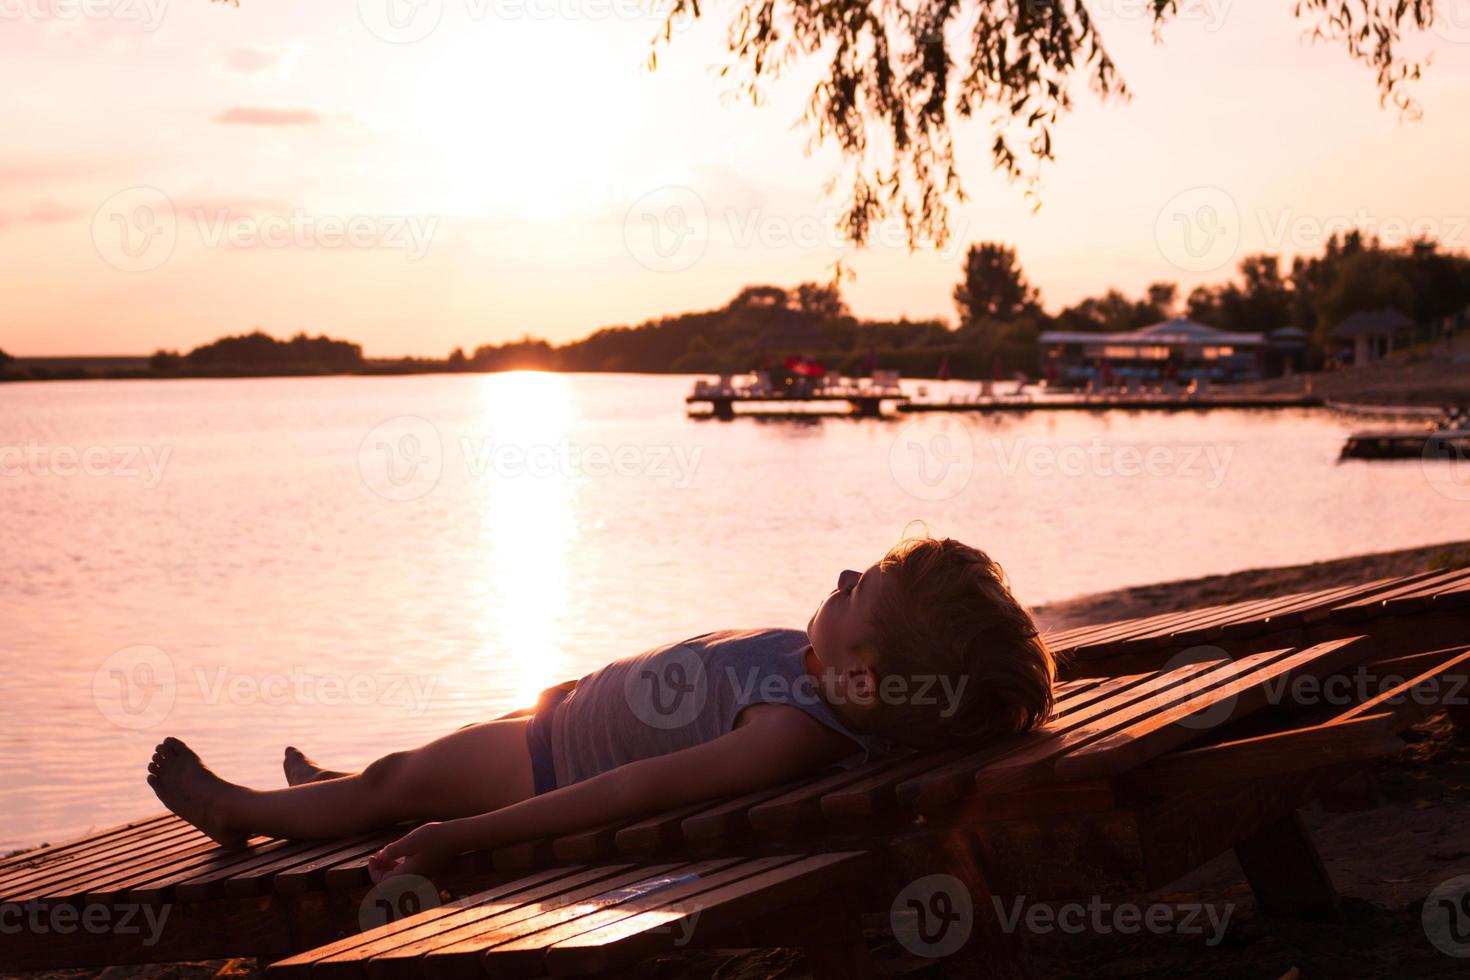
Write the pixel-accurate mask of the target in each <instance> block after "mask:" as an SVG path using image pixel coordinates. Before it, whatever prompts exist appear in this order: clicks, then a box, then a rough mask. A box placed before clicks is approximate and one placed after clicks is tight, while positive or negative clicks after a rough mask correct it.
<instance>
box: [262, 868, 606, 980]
mask: <svg viewBox="0 0 1470 980" xmlns="http://www.w3.org/2000/svg"><path fill="white" fill-rule="evenodd" d="M626 868H627V865H615V866H609V867H605V868H596V869H587V868H578V867H573V868H548V869H546V870H544V871H539V872H536V873H534V874H530V875H527V876H525V877H524V878H519V879H517V880H515V881H511V882H507V883H505V884H503V885H498V886H496V887H494V888H489V889H486V890H484V891H480V892H476V893H475V894H473V895H467V896H465V897H464V898H461V899H457V900H455V901H453V902H448V903H446V904H444V905H441V906H440V907H438V908H434V909H425V910H424V911H422V912H420V913H418V914H417V915H412V916H406V917H404V918H402V919H399V920H398V921H396V922H389V923H386V924H384V925H381V926H379V927H377V928H376V929H370V930H368V931H367V932H359V933H355V934H353V935H351V936H347V937H345V938H343V939H339V940H337V941H336V942H332V943H327V944H326V945H323V946H317V947H315V948H313V949H309V950H306V951H305V952H302V953H298V954H296V955H295V956H291V957H288V958H286V959H283V960H280V961H278V962H276V963H272V964H271V965H270V967H269V968H268V969H267V971H266V973H267V975H269V976H272V977H283V978H284V977H291V978H296V977H302V978H304V977H306V976H307V975H309V974H314V975H316V976H332V975H335V974H337V973H342V974H343V975H360V974H361V973H362V972H363V971H362V970H361V969H359V967H360V966H361V964H363V963H364V962H365V961H366V955H365V953H364V952H363V950H365V949H366V948H367V947H370V946H371V947H374V948H377V949H382V950H389V949H396V948H399V947H401V946H406V945H408V944H409V943H412V942H416V941H418V940H421V939H430V938H432V937H433V936H435V935H437V934H438V933H439V932H441V931H442V930H443V928H444V927H443V925H442V923H443V920H445V919H447V918H449V917H450V916H452V915H454V914H456V913H458V912H464V911H468V910H471V909H476V908H480V907H483V906H488V905H490V904H492V903H494V902H500V901H503V900H505V899H507V898H510V897H511V896H516V897H517V900H519V901H526V902H530V901H534V900H536V899H538V898H543V897H545V896H547V895H554V894H556V893H557V891H558V890H567V889H570V888H575V887H576V886H577V885H581V884H586V883H587V882H590V881H596V880H598V879H599V878H606V877H608V876H610V875H613V874H616V873H618V872H619V871H622V870H626Z"/></svg>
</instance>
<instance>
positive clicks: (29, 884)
mask: <svg viewBox="0 0 1470 980" xmlns="http://www.w3.org/2000/svg"><path fill="white" fill-rule="evenodd" d="M186 838H188V839H195V840H200V839H203V838H204V835H203V834H201V833H199V831H197V830H195V829H194V828H193V827H191V826H189V825H188V824H187V823H184V822H183V821H182V820H179V821H174V822H172V823H168V824H164V825H161V826H159V827H158V828H157V829H156V831H155V832H154V833H149V834H144V835H143V836H139V837H128V838H123V839H119V840H114V841H110V842H108V843H107V844H105V845H104V846H102V847H99V848H97V849H94V850H89V851H88V852H86V853H85V854H82V853H78V854H77V855H75V856H74V858H73V859H72V860H57V861H54V862H50V863H48V864H45V865H42V866H41V867H39V868H37V869H35V870H34V871H32V872H30V873H29V874H24V875H18V876H17V877H16V878H15V880H13V881H11V882H10V883H9V885H8V887H7V888H6V896H7V898H17V897H19V896H20V895H22V894H25V893H26V892H28V891H34V890H36V889H38V888H48V887H50V886H52V885H54V884H56V883H58V882H62V881H74V880H78V879H81V878H83V877H85V876H88V875H93V874H96V873H97V872H98V871H99V870H103V869H106V868H108V867H110V866H112V865H113V864H115V863H117V862H118V861H123V860H127V859H128V858H132V857H137V856H138V855H139V854H147V853H150V852H151V850H152V849H155V848H157V847H158V846H161V845H165V844H168V843H173V842H176V841H179V840H183V839H186Z"/></svg>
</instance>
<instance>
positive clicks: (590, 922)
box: [425, 855, 830, 976]
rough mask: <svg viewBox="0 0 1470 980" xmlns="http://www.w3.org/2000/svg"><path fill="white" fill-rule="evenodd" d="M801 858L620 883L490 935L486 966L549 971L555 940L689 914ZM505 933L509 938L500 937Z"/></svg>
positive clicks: (765, 881) (774, 878)
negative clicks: (546, 963)
mask: <svg viewBox="0 0 1470 980" xmlns="http://www.w3.org/2000/svg"><path fill="white" fill-rule="evenodd" d="M808 860H810V859H808ZM799 863H801V858H799V857H798V856H796V855H783V856H779V857H765V858H757V859H754V860H750V859H741V860H738V861H735V862H729V863H727V862H718V863H716V862H710V863H709V866H708V867H705V868H701V869H700V872H699V873H698V875H697V876H687V875H680V876H674V877H672V878H671V879H669V880H668V881H667V882H665V883H660V882H654V883H653V886H654V887H653V888H651V889H648V890H644V889H640V888H639V887H637V886H635V887H632V888H627V889H620V890H618V891H615V892H609V893H606V894H604V895H601V896H598V897H597V898H596V899H593V900H592V901H591V902H586V903H579V904H578V905H575V906H569V907H567V908H563V909H558V910H556V911H555V912H551V913H547V914H545V915H541V916H538V917H536V918H535V919H530V920H527V921H525V922H522V923H520V924H519V925H518V926H517V927H516V929H515V930H513V931H512V932H509V933H505V934H496V935H495V936H493V937H491V939H490V944H489V945H488V946H487V947H486V948H485V949H484V952H483V953H481V954H480V955H481V959H482V961H483V964H484V965H483V970H484V972H485V973H487V974H489V975H491V976H497V975H498V976H505V975H507V974H508V975H511V976H538V975H540V974H541V973H542V972H544V971H543V969H542V960H543V959H544V957H545V954H546V948H547V947H548V946H550V945H552V944H554V943H559V942H564V941H568V940H573V939H576V938H577V937H579V936H581V935H583V934H584V933H587V932H590V931H591V930H594V929H598V928H602V927H604V926H612V925H616V924H617V923H619V922H621V921H623V920H624V919H628V918H632V917H633V916H635V915H638V914H639V913H641V912H659V911H663V912H665V913H666V914H667V915H668V916H669V917H668V918H667V919H666V920H665V921H666V922H667V921H672V920H674V919H677V918H679V917H680V916H682V915H684V914H686V913H687V912H688V911H689V910H690V908H691V907H692V908H699V907H700V897H701V896H702V895H703V894H705V893H709V892H713V891H716V890H718V889H720V888H729V887H739V886H741V885H743V884H745V882H746V881H748V880H755V879H757V878H760V879H762V880H761V881H760V883H758V884H757V885H755V886H754V887H755V888H757V889H761V888H780V887H781V886H782V882H783V879H782V878H781V877H780V876H781V875H782V873H783V872H786V871H787V869H788V868H789V867H790V866H792V865H793V864H799ZM828 863H829V864H830V862H828ZM747 887H750V886H747ZM701 918H703V916H701ZM707 924H708V925H713V923H707ZM696 928H697V925H696ZM502 939H503V940H504V941H500V940H502ZM431 959H432V958H431ZM425 966H426V968H427V970H428V971H429V972H437V971H438V969H439V965H438V964H437V963H433V962H430V963H426V964H425Z"/></svg>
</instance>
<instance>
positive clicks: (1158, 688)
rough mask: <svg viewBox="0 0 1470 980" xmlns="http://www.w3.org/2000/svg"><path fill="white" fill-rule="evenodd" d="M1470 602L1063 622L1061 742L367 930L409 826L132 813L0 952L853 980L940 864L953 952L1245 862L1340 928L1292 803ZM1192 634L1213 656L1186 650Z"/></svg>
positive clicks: (915, 758) (495, 861)
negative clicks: (1311, 692)
mask: <svg viewBox="0 0 1470 980" xmlns="http://www.w3.org/2000/svg"><path fill="white" fill-rule="evenodd" d="M1467 588H1470V572H1458V573H1435V574H1432V575H1423V576H1412V577H1410V578H1408V579H1400V580H1391V581H1390V580H1385V581H1383V582H1377V583H1370V584H1368V585H1365V586H1358V587H1353V588H1350V589H1335V590H1322V591H1321V592H1314V593H1304V594H1301V595H1297V596H1285V597H1281V598H1280V599H1276V600H1269V601H1264V602H1253V603H1240V604H1236V605H1234V606H1223V607H1216V608H1212V609H1204V610H1196V611H1193V612H1191V613H1182V614H1177V615H1170V616H1166V617H1150V618H1149V619H1145V620H1138V621H1133V622H1132V623H1131V624H1112V625H1108V626H1102V627H1094V628H1089V629H1086V630H1077V631H1071V632H1070V634H1058V635H1057V636H1054V637H1052V638H1051V639H1052V640H1053V643H1054V645H1055V646H1057V647H1059V648H1062V649H1063V650H1066V651H1068V652H1069V653H1070V655H1071V656H1072V657H1073V658H1074V661H1073V663H1074V664H1075V665H1077V669H1074V670H1073V671H1072V673H1071V675H1070V676H1068V677H1067V678H1066V679H1065V680H1064V681H1063V682H1062V683H1061V684H1060V687H1059V692H1058V694H1059V710H1058V715H1057V717H1056V718H1055V719H1054V720H1053V721H1052V722H1051V724H1050V725H1049V726H1048V727H1047V729H1046V730H1045V731H1044V732H1039V733H1034V734H1032V735H1028V736H1025V737H1022V738H1018V739H1013V740H1011V741H1009V742H1007V743H1004V744H1000V745H995V746H991V747H987V748H982V749H978V750H976V749H965V748H956V749H951V750H947V751H942V752H937V753H929V754H924V755H912V756H907V757H894V758H888V759H883V760H878V761H875V762H873V763H870V764H867V765H865V766H862V767H860V768H857V769H853V770H849V771H844V772H836V773H833V774H830V775H826V776H823V777H820V778H816V779H811V780H805V781H801V782H795V783H791V784H788V785H785V786H780V787H774V788H772V789H768V790H764V791H761V792H759V793H752V794H748V795H746V796H742V797H739V798H733V799H726V800H716V801H711V802H708V803H704V804H700V805H696V806H689V807H684V808H681V809H679V810H676V811H671V812H667V813H659V814H652V815H649V816H647V817H643V818H639V819H634V820H627V821H619V822H617V823H614V824H608V825H604V826H599V827H593V828H588V829H587V830H585V831H582V832H579V833H576V834H572V835H567V836H564V837H560V838H555V839H545V840H538V841H530V842H526V843H523V844H517V845H514V846H511V847H506V848H501V849H499V850H496V851H491V852H482V853H477V854H471V855H465V856H464V857H463V858H462V859H461V860H460V862H459V863H458V865H457V866H456V867H455V868H454V869H453V870H452V872H450V873H448V874H446V875H445V876H444V879H443V880H442V881H439V882H436V883H435V885H436V886H438V887H439V888H440V889H442V891H443V892H444V894H446V895H452V896H462V897H459V898H456V899H455V900H454V901H453V902H451V904H449V905H446V906H444V907H442V908H430V909H428V910H426V911H423V912H422V913H420V914H419V915H417V916H411V917H408V918H404V919H401V920H400V921H395V922H391V923H389V924H388V925H386V926H384V927H382V928H379V929H377V930H375V931H367V932H363V931H361V930H362V920H361V916H360V912H361V911H362V907H363V906H362V903H363V901H364V897H365V896H367V895H369V890H370V884H371V883H370V880H369V876H368V873H367V867H366V862H367V855H368V854H370V853H372V851H373V850H375V849H376V848H377V847H378V846H380V845H381V844H382V843H384V842H386V841H387V840H389V839H391V838H393V837H395V836H397V834H398V832H397V831H394V832H385V833H380V834H365V835H361V836H359V837H357V838H353V839H350V840H340V841H331V842H320V841H317V842H286V841H272V840H265V839H257V840H254V841H252V842H251V843H250V845H249V847H248V848H246V849H245V850H243V851H233V852H226V851H221V850H219V849H218V848H216V847H214V846H213V845H212V844H210V843H209V842H208V841H206V840H204V839H203V838H202V837H201V835H199V834H198V833H197V832H196V831H194V830H193V829H192V828H189V827H188V826H187V825H185V824H183V823H182V822H180V821H179V820H177V819H176V818H174V817H172V816H160V817H153V818H149V819H147V820H142V821H136V822H134V823H131V824H127V825H124V826H122V827H119V828H114V829H113V830H109V831H105V832H103V833H100V834H94V835H91V836H89V837H86V838H83V839H81V840H78V841H71V842H67V843H64V844H59V845H55V846H53V847H49V848H45V849H42V850H39V851H36V852H32V853H30V854H25V855H20V856H17V857H15V858H13V859H11V860H9V861H6V862H3V863H0V896H3V899H0V910H4V909H18V910H30V909H40V910H42V911H41V913H40V914H41V916H42V918H41V919H40V920H39V921H41V922H42V924H43V926H44V927H43V928H35V927H34V925H33V923H34V921H36V920H26V921H27V923H31V924H26V925H23V927H22V928H21V929H20V930H19V931H13V930H11V931H5V930H0V967H3V968H7V969H25V968H37V967H60V966H71V965H104V964H121V963H134V962H162V961H169V960H180V959H202V958H212V957H223V956H255V957H259V958H261V959H263V960H265V961H267V962H275V961H279V966H278V967H277V969H278V970H279V972H281V973H283V974H284V973H297V974H305V973H311V974H312V975H314V976H315V975H321V976H332V975H337V974H340V975H342V976H348V975H352V976H368V977H391V976H409V975H412V976H421V977H431V976H432V977H437V976H482V975H483V976H501V975H525V974H528V973H529V974H535V973H544V972H551V973H558V974H559V973H567V974H575V973H585V972H597V971H600V970H611V969H614V968H616V967H618V966H621V965H626V964H627V963H629V962H632V961H634V960H637V959H639V958H641V957H644V956H647V955H651V954H652V953H654V952H657V951H660V950H665V949H670V948H676V947H677V945H678V944H677V943H676V942H675V940H676V939H677V938H678V937H679V936H682V935H683V934H684V933H685V932H688V934H689V936H690V941H691V942H692V944H693V945H696V946H703V945H714V946H718V947H726V946H740V945H752V944H754V945H768V944H781V945H801V946H806V947H808V948H809V950H810V952H811V954H812V957H813V959H812V963H813V966H814V969H815V971H816V972H817V973H818V975H829V976H859V975H862V971H863V970H864V969H865V966H864V955H865V954H864V952H863V951H864V947H863V945H862V942H861V935H860V934H859V933H858V932H857V930H856V925H855V923H856V922H857V921H858V920H857V915H858V913H869V914H876V915H877V917H878V921H879V922H880V923H881V922H883V921H886V920H887V919H888V916H889V913H890V911H891V910H892V908H893V905H894V902H895V900H896V898H897V897H898V896H900V895H901V893H903V891H904V889H905V888H906V887H908V886H910V885H911V884H912V883H913V882H915V881H916V880H918V879H921V878H925V877H927V876H930V875H933V874H936V873H943V874H947V875H951V876H953V878H954V879H955V880H957V881H959V882H960V883H962V887H963V889H964V891H965V894H966V896H967V897H968V899H969V900H970V902H971V904H972V906H973V908H974V910H975V916H974V920H973V925H972V926H971V927H970V929H969V930H968V931H967V938H966V941H965V942H964V943H963V944H962V946H961V947H960V949H959V951H958V952H956V953H955V954H954V956H955V957H956V960H955V962H961V961H964V962H967V963H969V964H971V965H972V966H973V965H975V964H980V965H985V966H986V968H987V969H991V970H992V971H1001V972H1004V970H1005V969H1008V968H1009V967H1010V966H1014V963H1015V961H1014V959H1013V958H1011V957H1012V956H1013V954H1014V953H1015V948H1016V944H1017V937H1016V936H1015V935H1013V934H1010V933H1007V932H1006V931H1005V929H1004V928H1003V926H1002V925H1001V921H1000V920H999V919H998V918H997V916H996V915H995V913H994V906H993V905H992V902H991V899H992V897H995V898H1005V899H1007V900H1008V899H1009V898H1010V897H1013V896H1024V897H1025V898H1026V900H1028V901H1047V900H1055V899H1067V898H1079V897H1086V896H1091V895H1094V894H1098V893H1114V894H1116V893H1136V892H1140V891H1145V890H1148V889H1150V888H1154V887H1158V886H1161V885H1163V884H1166V883H1168V882H1170V881H1172V880H1174V879H1176V878H1177V877H1179V876H1180V875H1182V874H1184V873H1185V872H1187V871H1189V870H1191V869H1192V868H1194V867H1197V866H1198V865H1199V864H1201V863H1203V862H1204V861H1206V860H1208V859H1209V858H1211V857H1213V856H1214V855H1216V854H1218V853H1220V852H1222V851H1224V850H1229V849H1232V848H1233V849H1234V850H1235V852H1236V854H1237V855H1238V856H1239V858H1240V860H1241V864H1242V866H1243V867H1244V869H1245V872H1246V875H1247V877H1248V879H1249V881H1250V883H1251V885H1252V887H1253V889H1254V890H1255V892H1256V894H1257V899H1258V902H1259V903H1260V905H1261V907H1262V908H1263V909H1264V910H1266V911H1268V912H1270V913H1273V914H1295V915H1305V916H1312V915H1316V916H1327V915H1331V914H1333V912H1334V911H1335V907H1336V899H1335V895H1334V894H1333V892H1332V888H1331V883H1330V882H1329V881H1328V880H1327V879H1326V876H1325V875H1324V874H1323V873H1322V871H1321V866H1320V863H1319V862H1317V860H1316V858H1315V854H1314V853H1313V851H1312V847H1311V843H1310V841H1309V840H1308V839H1307V838H1306V837H1305V835H1304V833H1303V831H1302V828H1301V825H1300V822H1299V820H1298V819H1297V817H1296V811H1297V808H1298V807H1300V806H1302V805H1303V804H1305V803H1307V802H1309V801H1310V800H1311V799H1313V798H1314V797H1315V796H1316V795H1318V794H1319V793H1321V792H1323V791H1324V790H1326V789H1328V788H1330V787H1331V786H1333V785H1334V784H1335V783H1338V782H1340V781H1341V780H1343V779H1344V778H1346V777H1347V776H1350V775H1352V774H1354V773H1358V772H1361V771H1362V767H1363V766H1364V765H1365V764H1366V763H1367V762H1369V761H1371V760H1372V759H1374V758H1376V757H1378V756H1381V755H1383V754H1385V753H1389V752H1392V751H1394V750H1395V749H1396V748H1398V747H1400V746H1401V745H1402V743H1401V742H1400V741H1399V740H1398V739H1397V738H1396V732H1398V731H1401V730H1402V729H1403V728H1404V727H1405V726H1407V725H1409V724H1412V723H1413V722H1414V721H1415V720H1417V719H1419V718H1421V717H1423V716H1424V715H1425V714H1426V713H1427V712H1430V711H1434V710H1437V709H1438V707H1439V706H1440V704H1441V703H1442V702H1443V701H1444V700H1445V699H1446V698H1448V697H1451V696H1454V698H1455V700H1456V701H1457V702H1462V701H1463V699H1464V698H1465V697H1466V696H1470V687H1466V688H1463V689H1457V688H1456V687H1455V685H1456V684H1457V683H1458V684H1464V682H1465V678H1466V675H1467V669H1470V616H1467V615H1466V612H1465V596H1466V592H1467ZM1205 634H1208V635H1209V636H1211V637H1213V638H1214V641H1215V643H1214V644H1213V646H1214V649H1213V650H1212V651H1207V653H1206V655H1205V656H1204V657H1203V658H1201V657H1200V656H1199V655H1198V652H1196V655H1192V656H1190V657H1186V658H1183V659H1180V658H1178V657H1176V656H1175V654H1176V653H1178V652H1179V642H1180V640H1179V639H1177V638H1180V637H1183V638H1187V639H1191V640H1193V639H1197V638H1198V637H1199V636H1201V635H1205ZM1283 641H1284V642H1283ZM1456 644H1458V645H1456ZM1105 666H1111V667H1113V668H1114V669H1113V670H1111V671H1104V670H1102V669H1101V668H1102V667H1105ZM1328 678H1336V679H1343V678H1367V679H1368V680H1369V681H1371V682H1372V683H1369V684H1367V685H1366V686H1362V690H1361V691H1358V688H1353V690H1354V692H1355V693H1360V694H1361V695H1362V696H1361V697H1356V698H1355V699H1354V700H1353V701H1352V702H1351V703H1337V704H1331V705H1323V704H1315V703H1303V702H1302V700H1301V699H1300V698H1298V697H1297V695H1296V693H1295V692H1296V691H1297V690H1298V686H1299V685H1301V684H1304V683H1306V682H1309V681H1310V682H1314V683H1315V682H1320V681H1323V680H1324V679H1328ZM1426 691H1428V692H1429V694H1428V696H1415V697H1410V696H1408V695H1422V694H1424V692H1426ZM1456 706H1457V707H1458V705H1456ZM1450 710H1454V709H1453V708H1451V709H1450ZM1461 710H1463V709H1461ZM431 904H432V903H431ZM59 909H67V910H75V911H72V912H69V913H67V914H68V915H70V916H71V918H70V920H69V921H71V922H73V923H74V924H75V923H77V922H79V921H81V919H82V917H85V916H87V915H91V916H93V917H94V921H95V922H96V923H98V924H99V927H98V928H94V929H81V928H72V929H71V930H70V931H66V932H63V931H62V930H61V929H58V928H56V927H55V924H54V923H53V922H52V921H51V919H48V918H46V916H54V915H56V914H58V913H57V910H59ZM398 911H415V909H413V908H407V909H400V910H398ZM144 912H147V913H149V914H151V915H152V917H153V919H154V920H159V919H162V922H161V924H160V926H159V928H158V930H157V935H156V937H155V936H154V935H153V934H152V933H151V932H149V931H148V930H147V929H146V927H143V928H141V929H140V923H141V922H143V921H144V920H145V918H146V917H145V916H144V914H143V913H144ZM696 913H697V914H696ZM27 914H29V913H27ZM125 916H129V919H128V922H127V923H126V924H127V925H128V926H130V927H131V928H132V930H133V931H129V930H128V929H125V928H124V927H123V919H124V917H125ZM13 918H14V917H13ZM15 921H19V920H15ZM671 923H672V924H677V925H679V926H680V928H679V929H675V928H673V927H672V926H671ZM686 925H687V926H690V928H688V929H684V928H683V927H684V926H686ZM145 940H150V941H147V942H145Z"/></svg>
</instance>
